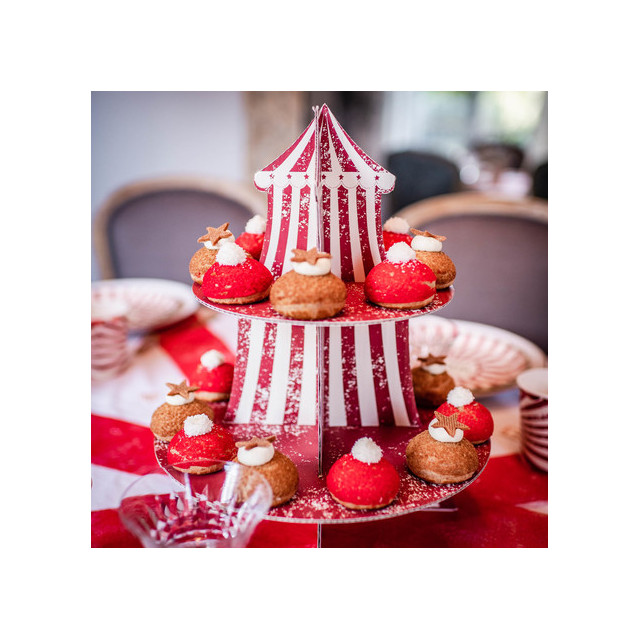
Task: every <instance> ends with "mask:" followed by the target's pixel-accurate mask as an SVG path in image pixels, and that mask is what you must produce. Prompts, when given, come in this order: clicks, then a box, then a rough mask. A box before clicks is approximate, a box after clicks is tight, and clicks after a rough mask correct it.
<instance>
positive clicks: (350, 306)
mask: <svg viewBox="0 0 640 640" xmlns="http://www.w3.org/2000/svg"><path fill="white" fill-rule="evenodd" d="M346 286H347V300H346V302H345V306H344V309H343V310H342V311H341V312H340V313H339V314H338V315H337V316H334V317H333V318H325V319H324V320H294V319H292V318H285V317H284V316H281V315H280V314H279V313H277V312H276V311H275V310H274V308H273V307H272V306H271V303H270V302H269V301H268V300H263V301H262V302H256V303H254V304H214V303H213V302H210V301H209V300H208V299H207V298H205V297H204V296H203V295H202V292H201V289H202V287H201V285H199V284H194V285H193V293H194V294H195V296H196V298H197V299H198V300H199V301H200V303H201V304H203V305H204V306H205V307H208V308H209V309H213V310H214V311H219V312H220V313H226V314H229V315H233V316H238V317H240V318H246V319H248V320H264V321H265V322H289V323H292V324H297V325H315V326H332V325H347V326H350V325H361V324H378V323H380V322H399V321H401V320H410V319H411V318H415V317H417V316H423V315H426V314H428V313H434V312H435V311H440V309H442V308H443V307H445V306H446V305H448V304H449V302H451V300H452V299H453V294H454V289H453V287H449V288H447V289H443V290H442V291H437V292H436V295H435V297H434V299H433V302H431V304H429V305H427V306H426V307H423V308H422V309H414V310H403V309H386V308H385V307H379V306H377V305H374V304H371V303H369V302H367V300H366V298H365V295H364V284H363V283H362V282H348V283H346Z"/></svg>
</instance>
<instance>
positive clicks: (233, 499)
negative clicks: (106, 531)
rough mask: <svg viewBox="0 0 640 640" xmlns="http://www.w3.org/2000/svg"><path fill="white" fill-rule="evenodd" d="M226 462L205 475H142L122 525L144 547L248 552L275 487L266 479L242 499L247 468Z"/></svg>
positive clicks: (129, 492)
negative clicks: (225, 548)
mask: <svg viewBox="0 0 640 640" xmlns="http://www.w3.org/2000/svg"><path fill="white" fill-rule="evenodd" d="M220 463H221V464H224V467H223V468H222V470H220V471H218V472H216V473H211V474H207V475H201V476H197V475H190V474H188V473H179V472H174V473H173V474H172V475H171V476H168V475H164V474H160V473H149V474H147V475H144V476H141V477H140V478H138V479H137V480H136V481H135V482H134V483H132V484H131V485H130V486H129V487H128V488H127V489H126V491H125V492H124V494H123V495H122V499H121V501H120V507H119V509H118V513H119V515H120V519H121V520H122V523H123V524H124V526H125V527H126V528H127V529H128V530H129V531H130V532H131V533H132V534H133V535H135V536H136V537H137V538H138V539H139V540H140V542H141V543H142V545H143V546H144V547H246V546H247V543H248V542H249V539H250V538H251V535H252V533H253V531H254V530H255V528H256V526H257V524H258V523H259V522H260V520H261V519H262V518H263V517H264V515H265V514H266V513H267V511H268V510H269V507H270V506H271V500H272V491H271V487H270V486H269V483H268V482H267V481H266V480H264V479H263V478H262V477H260V478H259V479H258V480H255V481H254V482H252V483H251V486H250V488H249V493H248V494H247V491H246V489H245V490H243V492H242V498H241V497H240V479H241V477H242V467H241V466H240V465H238V464H236V463H234V462H227V461H220Z"/></svg>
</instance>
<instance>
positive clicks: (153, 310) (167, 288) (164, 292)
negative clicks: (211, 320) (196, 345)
mask: <svg viewBox="0 0 640 640" xmlns="http://www.w3.org/2000/svg"><path fill="white" fill-rule="evenodd" d="M100 296H106V297H108V298H111V299H117V300H122V301H124V303H125V304H127V305H128V306H129V312H128V313H127V320H128V321H129V329H130V330H131V331H151V330H153V329H159V328H161V327H167V326H170V325H172V324H175V323H176V322H179V321H180V320H184V319H185V318H187V317H189V316H190V315H191V314H193V313H195V312H196V311H197V310H198V309H199V307H200V305H199V304H198V301H197V300H194V298H193V293H192V291H191V287H190V286H189V285H187V284H184V283H183V282H177V281H174V280H162V279H160V278H114V279H113V280H97V281H94V282H92V283H91V299H92V301H93V300H94V299H97V298H99V297H100Z"/></svg>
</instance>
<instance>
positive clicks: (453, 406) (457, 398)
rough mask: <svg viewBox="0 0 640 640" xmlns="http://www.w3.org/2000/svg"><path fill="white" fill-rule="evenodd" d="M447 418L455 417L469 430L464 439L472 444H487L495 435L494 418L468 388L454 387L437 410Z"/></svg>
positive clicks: (466, 431)
mask: <svg viewBox="0 0 640 640" xmlns="http://www.w3.org/2000/svg"><path fill="white" fill-rule="evenodd" d="M437 411H438V412H439V413H441V414H442V415H445V416H449V415H454V414H455V416H456V417H457V419H458V421H459V422H461V423H462V424H464V425H465V426H466V427H467V429H466V430H465V432H464V437H465V438H466V439H467V440H469V442H471V443H472V444H480V443H482V442H486V441H487V440H488V439H489V438H490V437H491V436H492V434H493V416H492V415H491V412H490V411H489V409H487V408H486V407H485V406H484V405H482V404H480V403H479V402H478V401H477V400H476V399H475V398H474V396H473V393H472V392H471V391H470V390H469V389H467V388H466V387H454V388H453V389H452V390H451V391H450V392H449V393H448V394H447V400H446V402H445V403H444V404H442V405H440V406H439V407H438V409H437Z"/></svg>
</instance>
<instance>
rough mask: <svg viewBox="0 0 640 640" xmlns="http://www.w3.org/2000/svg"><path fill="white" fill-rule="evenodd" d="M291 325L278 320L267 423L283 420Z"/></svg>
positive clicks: (280, 422)
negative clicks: (285, 376)
mask: <svg viewBox="0 0 640 640" xmlns="http://www.w3.org/2000/svg"><path fill="white" fill-rule="evenodd" d="M292 327H293V325H292V324H290V323H288V322H280V323H278V328H277V329H276V340H275V348H274V354H273V370H272V373H271V388H270V389H269V404H268V405H267V415H266V417H265V421H266V423H267V424H282V423H283V422H284V408H285V404H286V402H287V391H288V385H287V384H286V381H285V379H284V375H285V372H288V371H289V359H290V357H291V329H292ZM287 380H288V376H287Z"/></svg>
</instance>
